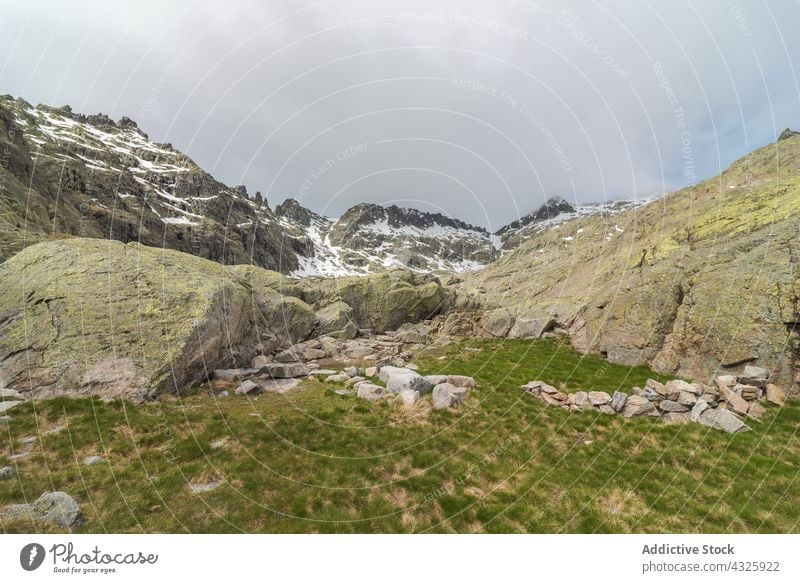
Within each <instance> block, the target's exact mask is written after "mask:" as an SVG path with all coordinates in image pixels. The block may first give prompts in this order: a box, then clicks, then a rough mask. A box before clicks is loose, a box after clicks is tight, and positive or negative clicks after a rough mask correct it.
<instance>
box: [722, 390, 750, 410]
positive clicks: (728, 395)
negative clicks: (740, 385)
mask: <svg viewBox="0 0 800 583" xmlns="http://www.w3.org/2000/svg"><path fill="white" fill-rule="evenodd" d="M720 395H721V396H722V398H723V399H724V400H725V401H726V402H727V403H728V404H729V405H730V406H731V407H732V408H733V410H734V411H736V412H737V413H739V414H740V415H745V414H746V413H747V408H748V405H747V401H745V400H744V399H742V397H740V396H739V395H737V394H736V393H735V392H733V390H732V389H729V388H728V387H722V388H721V389H720Z"/></svg>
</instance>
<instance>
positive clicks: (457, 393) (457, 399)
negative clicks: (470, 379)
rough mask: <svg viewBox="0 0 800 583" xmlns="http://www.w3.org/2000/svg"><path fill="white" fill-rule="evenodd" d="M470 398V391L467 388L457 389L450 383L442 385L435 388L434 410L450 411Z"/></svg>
mask: <svg viewBox="0 0 800 583" xmlns="http://www.w3.org/2000/svg"><path fill="white" fill-rule="evenodd" d="M468 396H469V389H468V388H466V387H457V386H455V385H451V384H450V383H442V384H440V385H436V386H435V387H434V388H433V395H432V398H433V408H434V409H450V408H452V407H456V406H457V405H460V404H461V403H463V402H464V401H466V400H467V397H468Z"/></svg>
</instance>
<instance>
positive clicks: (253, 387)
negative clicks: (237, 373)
mask: <svg viewBox="0 0 800 583" xmlns="http://www.w3.org/2000/svg"><path fill="white" fill-rule="evenodd" d="M235 392H236V394H237V395H250V394H253V395H257V394H258V393H260V392H261V387H260V386H259V385H258V383H256V382H254V381H251V380H247V381H244V382H243V383H242V384H240V385H239V386H238V387H236V391H235Z"/></svg>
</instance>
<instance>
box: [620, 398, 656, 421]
mask: <svg viewBox="0 0 800 583" xmlns="http://www.w3.org/2000/svg"><path fill="white" fill-rule="evenodd" d="M622 416H623V417H643V416H655V417H657V416H658V410H657V409H656V406H655V405H653V403H652V402H650V401H649V400H648V399H647V398H646V397H641V396H639V395H630V396H629V397H628V398H627V400H626V401H625V406H624V407H623V409H622Z"/></svg>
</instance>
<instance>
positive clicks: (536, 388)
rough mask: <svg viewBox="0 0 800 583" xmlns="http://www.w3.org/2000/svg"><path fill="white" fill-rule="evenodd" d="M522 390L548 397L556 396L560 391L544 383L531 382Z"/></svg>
mask: <svg viewBox="0 0 800 583" xmlns="http://www.w3.org/2000/svg"><path fill="white" fill-rule="evenodd" d="M521 388H523V389H525V390H526V391H528V392H529V393H533V394H536V395H538V394H539V393H546V394H548V395H554V394H556V393H557V392H558V389H557V388H555V387H554V386H552V385H548V384H547V383H545V382H543V381H531V382H529V383H528V384H526V385H523V386H522V387H521Z"/></svg>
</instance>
